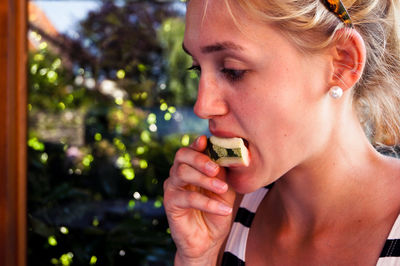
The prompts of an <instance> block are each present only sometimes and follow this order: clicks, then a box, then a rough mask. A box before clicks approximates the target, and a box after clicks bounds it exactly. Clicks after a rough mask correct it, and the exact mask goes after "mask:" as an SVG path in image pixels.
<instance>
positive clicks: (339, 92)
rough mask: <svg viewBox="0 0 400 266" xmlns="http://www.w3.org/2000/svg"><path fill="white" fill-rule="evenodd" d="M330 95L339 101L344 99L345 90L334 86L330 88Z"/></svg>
mask: <svg viewBox="0 0 400 266" xmlns="http://www.w3.org/2000/svg"><path fill="white" fill-rule="evenodd" d="M329 95H330V96H331V97H332V98H333V99H339V98H340V97H342V95H343V89H342V88H340V87H339V86H333V87H331V88H330V90H329Z"/></svg>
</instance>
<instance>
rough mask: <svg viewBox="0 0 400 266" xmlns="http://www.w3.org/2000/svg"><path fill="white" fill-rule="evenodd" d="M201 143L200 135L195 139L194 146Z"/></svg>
mask: <svg viewBox="0 0 400 266" xmlns="http://www.w3.org/2000/svg"><path fill="white" fill-rule="evenodd" d="M199 143H200V137H197V138H196V140H195V141H194V146H195V147H197V146H199Z"/></svg>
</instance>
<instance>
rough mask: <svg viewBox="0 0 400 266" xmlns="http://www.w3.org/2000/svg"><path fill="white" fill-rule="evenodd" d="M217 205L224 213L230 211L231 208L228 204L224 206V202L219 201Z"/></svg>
mask: <svg viewBox="0 0 400 266" xmlns="http://www.w3.org/2000/svg"><path fill="white" fill-rule="evenodd" d="M218 207H219V209H220V210H221V211H222V212H224V213H227V214H229V213H231V212H232V208H231V207H229V206H226V205H225V204H222V203H220V204H219V206H218Z"/></svg>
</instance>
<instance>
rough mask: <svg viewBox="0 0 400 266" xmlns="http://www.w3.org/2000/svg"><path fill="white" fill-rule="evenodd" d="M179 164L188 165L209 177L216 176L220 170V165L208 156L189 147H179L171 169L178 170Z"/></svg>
mask: <svg viewBox="0 0 400 266" xmlns="http://www.w3.org/2000/svg"><path fill="white" fill-rule="evenodd" d="M181 164H187V165H190V166H192V167H193V168H195V169H197V170H198V171H200V172H202V173H204V174H206V175H208V176H210V177H212V176H216V175H217V174H218V172H219V170H220V166H219V165H218V164H217V163H215V162H213V161H212V160H211V159H210V157H208V156H207V155H205V154H203V153H200V152H198V151H196V150H193V149H191V148H181V149H179V150H178V151H177V153H176V155H175V161H174V166H173V167H172V169H171V170H172V171H174V170H175V171H177V170H179V166H180V165H181ZM173 174H174V172H172V173H171V175H173Z"/></svg>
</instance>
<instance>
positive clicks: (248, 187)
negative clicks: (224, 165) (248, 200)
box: [227, 168, 260, 194]
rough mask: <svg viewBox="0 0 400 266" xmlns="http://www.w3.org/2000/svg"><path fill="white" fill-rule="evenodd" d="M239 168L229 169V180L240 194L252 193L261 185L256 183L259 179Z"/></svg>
mask: <svg viewBox="0 0 400 266" xmlns="http://www.w3.org/2000/svg"><path fill="white" fill-rule="evenodd" d="M241 170H243V169H239V168H228V169H227V182H228V184H229V185H230V186H231V187H232V188H233V189H234V190H235V191H236V192H237V193H239V194H245V193H250V192H253V191H255V190H257V189H258V188H259V187H260V186H258V184H256V182H255V181H257V179H255V178H253V175H251V174H249V173H248V172H247V171H241Z"/></svg>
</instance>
